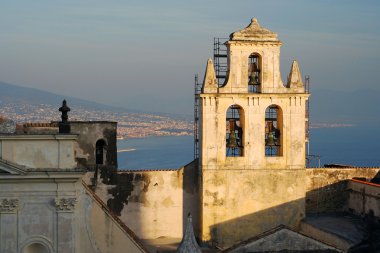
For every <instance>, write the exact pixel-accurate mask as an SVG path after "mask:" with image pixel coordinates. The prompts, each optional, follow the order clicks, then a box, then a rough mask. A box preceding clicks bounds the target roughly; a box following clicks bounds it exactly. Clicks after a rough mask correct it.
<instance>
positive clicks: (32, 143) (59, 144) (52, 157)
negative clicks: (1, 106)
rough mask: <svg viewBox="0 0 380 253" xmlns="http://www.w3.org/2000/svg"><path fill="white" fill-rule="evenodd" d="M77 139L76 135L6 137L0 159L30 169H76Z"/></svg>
mask: <svg viewBox="0 0 380 253" xmlns="http://www.w3.org/2000/svg"><path fill="white" fill-rule="evenodd" d="M76 139H77V136H76V135H4V136H0V146H1V148H0V151H1V153H0V158H2V159H4V160H7V161H10V162H14V163H17V164H19V165H23V166H26V167H28V168H38V169H44V168H50V169H51V168H59V169H67V168H74V167H76V162H75V159H74V145H75V142H76Z"/></svg>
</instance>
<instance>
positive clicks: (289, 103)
mask: <svg viewBox="0 0 380 253" xmlns="http://www.w3.org/2000/svg"><path fill="white" fill-rule="evenodd" d="M200 96H201V98H200V99H201V100H200V102H201V121H200V124H201V125H200V130H201V131H200V163H201V166H202V168H209V169H217V167H218V166H228V165H231V166H235V167H236V166H241V167H240V168H241V169H258V168H265V169H277V168H295V169H299V168H304V167H305V100H306V98H307V97H308V95H307V94H295V95H294V96H290V95H289V94H276V95H273V94H233V95H231V94H201V95H200ZM234 104H237V105H239V106H240V107H242V109H243V113H242V115H241V117H242V118H243V147H244V155H243V156H242V157H226V112H227V109H228V108H229V107H230V106H231V105H234ZM270 105H277V106H279V107H280V108H281V111H282V119H283V120H282V122H283V124H282V125H283V127H282V129H281V136H282V141H281V142H282V148H283V152H282V156H277V157H266V156H265V110H266V109H267V108H268V106H270Z"/></svg>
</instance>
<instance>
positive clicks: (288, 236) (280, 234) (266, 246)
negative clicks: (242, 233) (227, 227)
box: [222, 225, 341, 253]
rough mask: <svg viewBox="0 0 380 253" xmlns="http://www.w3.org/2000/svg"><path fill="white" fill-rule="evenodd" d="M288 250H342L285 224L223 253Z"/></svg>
mask: <svg viewBox="0 0 380 253" xmlns="http://www.w3.org/2000/svg"><path fill="white" fill-rule="evenodd" d="M289 247H291V248H289ZM286 250H293V251H295V252H300V251H303V250H309V251H310V252H341V251H340V250H338V249H336V248H334V247H331V246H330V245H327V244H325V243H322V242H320V241H317V240H315V239H313V238H310V237H308V236H306V235H303V234H301V233H298V232H296V231H294V230H292V229H290V228H288V227H286V226H284V225H280V226H278V227H276V228H274V229H272V230H269V231H267V232H264V233H263V234H261V235H258V236H255V237H253V238H251V239H248V240H246V241H243V242H241V243H239V244H236V245H234V246H232V247H230V248H228V249H225V250H223V251H222V253H240V252H277V251H278V252H285V251H286Z"/></svg>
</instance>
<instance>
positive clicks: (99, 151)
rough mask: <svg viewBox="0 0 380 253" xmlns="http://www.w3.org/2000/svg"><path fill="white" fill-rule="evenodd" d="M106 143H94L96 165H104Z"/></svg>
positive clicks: (99, 141) (100, 141)
mask: <svg viewBox="0 0 380 253" xmlns="http://www.w3.org/2000/svg"><path fill="white" fill-rule="evenodd" d="M105 147H106V142H105V141H104V140H98V141H97V142H96V150H95V160H96V164H104V160H105V159H104V157H105V153H106V151H105Z"/></svg>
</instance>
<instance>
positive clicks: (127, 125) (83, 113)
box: [0, 101, 193, 139]
mask: <svg viewBox="0 0 380 253" xmlns="http://www.w3.org/2000/svg"><path fill="white" fill-rule="evenodd" d="M0 103H1V102H0ZM68 105H69V106H70V107H71V109H72V110H71V111H70V113H69V119H70V120H80V121H115V122H118V129H117V137H118V139H125V138H143V137H148V136H181V135H191V134H192V133H193V123H192V121H191V120H186V119H177V118H175V117H174V116H173V117H172V116H165V115H157V114H152V113H144V112H135V113H131V112H115V111H110V110H95V109H89V108H84V107H80V106H75V105H70V101H68ZM0 115H2V116H3V117H6V118H9V119H12V120H14V121H15V122H16V123H26V122H31V123H33V122H50V121H58V120H59V117H58V116H59V115H58V114H57V105H49V104H39V105H33V104H18V103H1V107H0ZM57 115H58V116H57Z"/></svg>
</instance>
